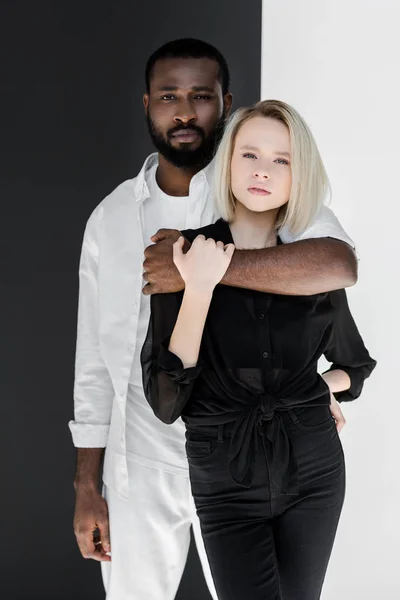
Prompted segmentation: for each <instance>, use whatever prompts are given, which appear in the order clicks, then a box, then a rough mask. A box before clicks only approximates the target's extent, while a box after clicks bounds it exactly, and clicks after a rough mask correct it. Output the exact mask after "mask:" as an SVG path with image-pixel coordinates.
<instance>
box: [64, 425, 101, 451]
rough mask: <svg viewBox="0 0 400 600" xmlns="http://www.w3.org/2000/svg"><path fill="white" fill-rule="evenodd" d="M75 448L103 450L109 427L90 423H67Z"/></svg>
mask: <svg viewBox="0 0 400 600" xmlns="http://www.w3.org/2000/svg"><path fill="white" fill-rule="evenodd" d="M68 426H69V429H70V431H71V434H72V441H73V443H74V446H75V448H105V447H106V446H107V441H108V432H109V430H110V426H109V425H94V424H92V423H76V421H70V422H69V423H68Z"/></svg>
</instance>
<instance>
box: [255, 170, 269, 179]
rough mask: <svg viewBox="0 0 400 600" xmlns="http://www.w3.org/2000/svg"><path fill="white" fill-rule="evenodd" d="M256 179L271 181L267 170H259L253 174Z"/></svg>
mask: <svg viewBox="0 0 400 600" xmlns="http://www.w3.org/2000/svg"><path fill="white" fill-rule="evenodd" d="M253 177H255V179H269V173H268V171H266V170H265V169H257V170H256V171H254V173H253Z"/></svg>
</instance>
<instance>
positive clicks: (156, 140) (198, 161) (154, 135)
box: [146, 114, 226, 170]
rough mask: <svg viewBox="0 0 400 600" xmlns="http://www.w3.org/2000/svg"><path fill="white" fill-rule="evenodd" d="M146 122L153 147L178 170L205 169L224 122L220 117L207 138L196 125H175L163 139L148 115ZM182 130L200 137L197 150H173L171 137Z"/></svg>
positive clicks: (216, 145) (223, 118)
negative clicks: (187, 130) (193, 132)
mask: <svg viewBox="0 0 400 600" xmlns="http://www.w3.org/2000/svg"><path fill="white" fill-rule="evenodd" d="M146 120H147V127H148V130H149V134H150V137H151V139H152V141H153V144H154V146H155V147H156V149H157V151H158V152H159V153H160V154H161V155H162V156H163V157H164V158H165V159H166V160H167V161H168V162H169V163H171V164H172V165H174V166H175V167H178V168H179V169H192V168H197V169H199V170H200V169H203V168H204V167H206V166H207V165H208V163H210V162H211V160H212V159H213V157H214V154H215V152H216V150H217V148H218V144H219V142H220V140H221V137H222V134H223V132H224V127H225V122H226V119H225V117H221V118H220V119H219V121H218V122H217V124H216V126H215V127H214V129H213V131H212V132H211V133H210V135H209V136H208V137H206V135H205V132H204V130H203V129H201V127H198V126H197V125H186V126H185V125H177V126H176V127H173V128H172V129H169V130H168V132H167V135H166V138H165V137H164V136H163V134H162V133H161V132H160V131H159V130H158V129H157V127H156V125H155V123H154V121H153V120H152V118H151V117H150V115H149V114H148V115H147V119H146ZM183 129H190V130H191V131H196V133H197V134H198V135H199V136H200V140H201V142H200V146H199V147H198V148H196V149H194V150H190V149H189V148H187V149H186V148H184V147H182V148H174V147H173V146H172V144H171V142H170V139H171V137H172V135H173V134H174V133H176V132H177V131H181V130H183Z"/></svg>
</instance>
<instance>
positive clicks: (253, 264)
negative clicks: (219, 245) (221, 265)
mask: <svg viewBox="0 0 400 600" xmlns="http://www.w3.org/2000/svg"><path fill="white" fill-rule="evenodd" d="M356 281H357V258H356V255H355V252H354V250H353V249H352V248H351V247H350V246H348V245H347V244H346V243H345V242H342V241H340V240H334V239H331V238H315V239H308V240H301V241H299V242H293V243H291V244H282V245H281V246H275V247H273V248H265V249H262V250H236V252H235V253H234V255H233V257H232V262H231V264H230V267H229V269H228V271H227V272H226V274H225V277H224V278H223V279H222V281H221V283H223V284H224V285H231V286H234V287H243V288H248V289H251V290H258V291H260V292H269V293H272V294H285V295H295V296H308V295H311V294H319V293H322V292H329V291H331V290H337V289H341V288H346V287H350V286H352V285H354V284H355V283H356Z"/></svg>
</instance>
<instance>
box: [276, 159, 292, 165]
mask: <svg viewBox="0 0 400 600" xmlns="http://www.w3.org/2000/svg"><path fill="white" fill-rule="evenodd" d="M275 162H278V163H279V164H280V165H288V164H289V161H287V160H285V159H284V158H277V159H276V161H275Z"/></svg>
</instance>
